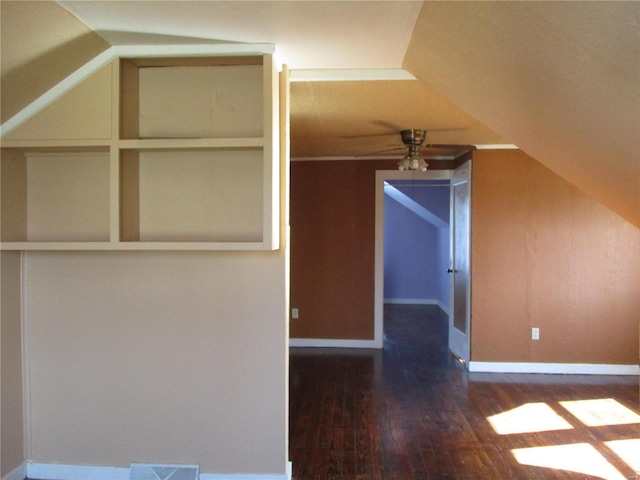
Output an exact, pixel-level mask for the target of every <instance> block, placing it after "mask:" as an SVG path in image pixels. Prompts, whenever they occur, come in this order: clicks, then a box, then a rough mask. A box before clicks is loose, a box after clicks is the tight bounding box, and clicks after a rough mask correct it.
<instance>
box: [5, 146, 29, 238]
mask: <svg viewBox="0 0 640 480" xmlns="http://www.w3.org/2000/svg"><path fill="white" fill-rule="evenodd" d="M0 162H1V165H2V170H1V172H0V173H1V175H0V181H1V190H0V192H1V193H2V202H1V204H0V207H1V215H2V216H1V217H0V218H1V220H2V240H3V241H24V240H26V238H27V162H26V160H25V157H24V152H23V151H20V150H10V149H3V150H2V154H1V156H0Z"/></svg>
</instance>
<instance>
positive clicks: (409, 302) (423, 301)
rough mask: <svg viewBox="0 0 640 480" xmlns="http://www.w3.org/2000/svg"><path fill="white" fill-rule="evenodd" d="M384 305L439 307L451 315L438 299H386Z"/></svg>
mask: <svg viewBox="0 0 640 480" xmlns="http://www.w3.org/2000/svg"><path fill="white" fill-rule="evenodd" d="M384 303H388V304H390V305H437V306H438V307H439V308H440V310H442V311H443V312H444V313H446V314H447V315H449V307H447V306H446V305H444V304H443V303H442V302H441V301H440V300H438V299H437V298H385V299H384Z"/></svg>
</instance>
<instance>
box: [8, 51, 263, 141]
mask: <svg viewBox="0 0 640 480" xmlns="http://www.w3.org/2000/svg"><path fill="white" fill-rule="evenodd" d="M274 52H275V45H274V44H272V43H259V44H251V43H247V44H244V43H233V44H228V43H227V44H208V45H207V44H205V45H117V46H113V47H110V48H108V49H106V50H105V51H104V52H102V53H100V54H98V55H97V56H96V57H94V58H93V59H92V60H90V61H88V62H87V63H85V64H84V65H82V66H81V67H80V68H78V69H77V70H76V71H75V72H73V73H72V74H71V75H69V76H68V77H67V78H65V79H64V80H62V81H61V82H59V83H58V84H57V85H55V86H54V87H53V88H51V89H50V90H48V91H47V92H45V93H44V94H43V95H41V96H40V97H38V98H37V99H36V100H34V101H33V102H31V103H30V104H29V105H27V106H26V107H25V108H23V109H22V110H20V111H19V112H18V113H17V114H15V115H14V116H13V117H11V118H10V119H9V120H7V121H6V122H4V123H3V124H2V126H0V137H2V138H4V137H5V136H6V135H7V134H8V133H9V132H11V131H13V130H14V129H16V128H17V127H19V126H20V125H22V124H23V123H24V122H26V121H27V120H29V119H30V118H31V117H33V116H34V115H36V114H37V113H39V112H41V111H42V110H44V109H45V108H46V107H48V106H49V105H51V104H52V103H53V102H54V101H56V100H57V99H58V98H60V97H61V96H62V95H64V94H65V93H67V92H68V91H69V90H71V89H72V88H74V87H75V86H76V85H79V84H80V83H81V82H82V81H83V80H85V79H87V78H89V77H90V76H91V75H93V74H94V73H95V72H97V71H98V70H100V69H101V68H102V67H104V66H106V65H107V64H109V63H110V62H111V61H112V60H113V59H115V58H118V57H128V58H138V57H166V56H172V57H176V56H178V57H183V56H206V55H225V54H228V55H232V54H233V55H258V54H260V55H261V54H265V53H266V54H273V53H274Z"/></svg>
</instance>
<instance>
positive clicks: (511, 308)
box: [291, 150, 640, 365]
mask: <svg viewBox="0 0 640 480" xmlns="http://www.w3.org/2000/svg"><path fill="white" fill-rule="evenodd" d="M376 169H377V170H392V169H395V163H394V162H384V161H380V162H367V161H337V162H319V161H318V162H293V163H292V164H291V306H292V307H294V308H299V314H300V318H299V319H292V320H291V337H292V338H327V339H363V340H368V339H371V338H373V303H374V302H373V274H374V273H373V272H374V250H373V249H374V223H375V219H374V196H375V195H374V193H375V192H374V186H375V170H376ZM472 209H473V211H472V235H473V238H472V254H473V257H472V262H473V265H472V275H473V277H472V279H473V291H472V295H473V298H472V315H473V319H472V347H471V348H472V351H471V356H472V359H473V360H474V361H495V362H507V361H509V362H554V363H555V362H558V363H562V362H569V363H600V364H625V365H626V364H636V363H637V362H638V324H639V322H640V300H639V296H638V288H639V285H640V232H639V231H638V229H637V228H635V227H634V226H632V225H631V224H629V223H627V222H626V221H624V220H623V219H622V218H621V217H619V216H617V215H616V214H614V213H613V212H611V211H610V210H608V209H607V208H605V207H604V206H602V205H601V204H600V203H598V202H597V201H595V200H593V199H592V198H591V197H589V196H587V195H586V194H584V193H582V192H581V191H579V190H578V189H577V188H575V187H573V186H572V185H571V184H569V183H568V182H566V181H564V180H563V179H561V178H560V177H558V176H557V175H556V174H554V173H553V172H551V171H550V170H549V169H547V168H546V167H544V166H542V165H541V164H540V163H538V162H537V161H535V160H533V159H532V158H530V157H528V156H527V155H525V154H524V153H522V152H520V151H515V150H514V151H505V150H496V151H494V150H489V151H482V150H481V151H477V152H476V153H475V156H474V165H473V203H472ZM531 327H538V328H540V340H539V341H537V342H532V341H531V340H530V338H531Z"/></svg>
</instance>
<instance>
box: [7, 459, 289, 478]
mask: <svg viewBox="0 0 640 480" xmlns="http://www.w3.org/2000/svg"><path fill="white" fill-rule="evenodd" d="M19 468H20V467H19ZM21 468H23V470H21V472H22V473H24V475H23V476H22V477H17V476H12V477H9V476H7V477H6V478H5V477H3V478H2V480H23V479H24V478H25V477H26V476H28V477H29V478H46V479H48V480H129V473H130V468H129V467H101V466H83V465H62V464H53V463H31V462H29V463H26V462H25V463H24V464H23V466H21ZM17 470H18V469H16V470H14V471H12V472H11V473H10V474H9V475H14V472H16V471H17ZM291 477H292V465H291V462H288V463H287V471H286V472H285V473H283V474H277V473H271V474H268V473H267V474H260V473H251V474H231V473H228V474H222V473H220V474H218V473H201V474H200V480H291Z"/></svg>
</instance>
